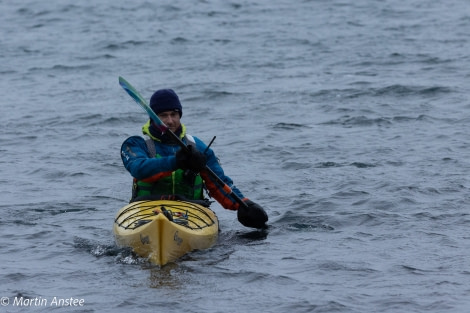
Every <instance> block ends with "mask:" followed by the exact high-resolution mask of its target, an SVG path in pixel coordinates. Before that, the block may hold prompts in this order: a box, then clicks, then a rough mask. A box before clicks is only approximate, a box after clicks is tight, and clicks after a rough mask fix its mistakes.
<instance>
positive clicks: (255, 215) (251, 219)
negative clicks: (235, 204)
mask: <svg viewBox="0 0 470 313" xmlns="http://www.w3.org/2000/svg"><path fill="white" fill-rule="evenodd" d="M243 202H245V204H246V206H245V205H240V206H239V208H238V211H237V217H238V221H239V222H240V223H241V224H242V225H243V226H246V227H252V228H267V225H266V222H267V221H268V214H266V212H265V211H264V209H263V208H262V207H261V206H260V205H259V204H257V203H255V202H253V201H251V200H249V199H245V200H244V201H243Z"/></svg>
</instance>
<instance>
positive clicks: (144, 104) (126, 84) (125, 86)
mask: <svg viewBox="0 0 470 313" xmlns="http://www.w3.org/2000/svg"><path fill="white" fill-rule="evenodd" d="M119 85H121V87H122V88H123V89H124V90H125V91H126V92H127V93H128V94H129V95H130V96H131V98H132V99H134V101H135V102H137V104H139V105H140V106H141V107H142V109H144V111H146V112H147V114H148V116H149V117H150V119H151V120H152V121H153V122H154V123H155V124H157V126H158V127H159V128H160V130H161V131H162V133H168V134H170V136H171V137H172V138H173V139H174V140H175V141H176V142H177V143H178V145H179V146H180V147H181V149H185V150H186V151H189V148H188V147H187V146H186V144H185V143H184V142H183V141H182V140H181V138H179V137H178V136H177V135H176V134H175V133H174V132H172V131H171V129H169V128H168V126H166V125H165V123H163V122H162V120H161V119H160V118H159V117H158V115H157V114H155V112H154V111H153V110H152V108H151V107H150V106H149V105H148V104H147V101H145V99H144V98H143V97H142V96H141V94H140V93H139V92H138V91H137V90H136V89H135V88H134V87H132V85H131V84H130V83H129V82H128V81H126V80H125V79H124V78H122V77H121V76H119ZM204 170H205V171H206V172H207V173H208V174H209V176H210V177H211V178H212V179H214V180H215V181H216V183H217V184H218V185H219V186H220V187H222V189H223V190H224V191H225V192H226V193H227V194H229V195H230V196H232V197H233V198H234V199H235V200H236V201H237V202H238V203H239V204H240V205H242V206H244V207H248V205H247V204H246V203H245V202H244V201H243V200H242V199H240V197H239V196H238V195H237V194H236V193H234V192H233V190H232V188H230V186H229V185H227V184H226V183H225V182H224V181H223V180H222V179H220V177H219V176H217V174H216V173H214V171H213V170H212V169H211V168H210V167H209V166H207V165H206V167H205V169H204Z"/></svg>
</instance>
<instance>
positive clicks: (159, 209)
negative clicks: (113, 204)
mask: <svg viewBox="0 0 470 313" xmlns="http://www.w3.org/2000/svg"><path fill="white" fill-rule="evenodd" d="M218 228H219V224H218V219H217V216H216V215H215V213H214V212H213V211H212V210H210V209H209V208H206V207H204V206H202V205H199V204H196V203H192V202H188V201H174V200H156V201H155V200H151V201H137V202H133V203H130V204H128V205H126V206H124V207H123V208H122V209H121V210H119V212H118V213H117V215H116V218H115V221H114V227H113V231H114V236H115V239H116V243H117V244H118V245H120V246H125V247H131V248H132V249H133V250H134V252H135V253H136V254H137V255H139V256H141V257H147V258H149V260H150V261H151V262H152V263H155V264H157V265H164V264H166V263H168V262H172V261H175V260H176V259H178V258H179V257H181V256H183V255H184V254H186V253H188V252H190V251H192V250H196V249H198V250H202V249H207V248H210V247H211V246H213V245H214V244H215V242H216V241H217V237H218Z"/></svg>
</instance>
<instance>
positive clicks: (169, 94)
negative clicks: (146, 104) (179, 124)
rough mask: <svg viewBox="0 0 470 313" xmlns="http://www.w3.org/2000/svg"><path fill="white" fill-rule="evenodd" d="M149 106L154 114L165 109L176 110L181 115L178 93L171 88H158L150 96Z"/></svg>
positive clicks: (181, 108) (181, 109)
mask: <svg viewBox="0 0 470 313" xmlns="http://www.w3.org/2000/svg"><path fill="white" fill-rule="evenodd" d="M150 107H151V108H152V110H153V112H155V114H159V113H162V112H165V111H176V112H178V113H179V114H180V117H181V116H183V107H182V106H181V103H180V99H179V98H178V95H177V94H176V93H175V92H174V91H173V89H160V90H157V91H155V93H154V94H153V95H152V97H151V98H150Z"/></svg>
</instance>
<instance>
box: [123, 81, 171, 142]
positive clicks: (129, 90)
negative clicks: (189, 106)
mask: <svg viewBox="0 0 470 313" xmlns="http://www.w3.org/2000/svg"><path fill="white" fill-rule="evenodd" d="M119 85H121V87H122V88H123V89H124V90H125V91H126V92H127V93H128V94H129V96H131V98H132V99H134V101H135V102H137V104H138V105H140V107H141V108H142V109H144V111H145V112H147V114H148V116H149V117H150V119H151V120H152V121H153V122H154V123H155V126H156V127H157V128H158V130H160V131H161V132H162V134H164V133H166V132H167V131H168V127H167V126H166V125H165V123H163V122H162V120H161V119H160V118H159V117H158V116H157V114H155V112H153V110H152V108H151V107H150V106H149V105H148V104H147V101H145V99H144V97H142V95H141V94H140V93H139V92H138V91H137V90H136V89H135V88H134V87H133V86H132V85H131V84H130V83H129V82H128V81H127V80H125V79H124V78H122V77H121V76H119Z"/></svg>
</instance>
